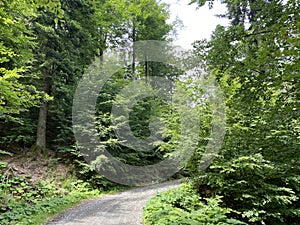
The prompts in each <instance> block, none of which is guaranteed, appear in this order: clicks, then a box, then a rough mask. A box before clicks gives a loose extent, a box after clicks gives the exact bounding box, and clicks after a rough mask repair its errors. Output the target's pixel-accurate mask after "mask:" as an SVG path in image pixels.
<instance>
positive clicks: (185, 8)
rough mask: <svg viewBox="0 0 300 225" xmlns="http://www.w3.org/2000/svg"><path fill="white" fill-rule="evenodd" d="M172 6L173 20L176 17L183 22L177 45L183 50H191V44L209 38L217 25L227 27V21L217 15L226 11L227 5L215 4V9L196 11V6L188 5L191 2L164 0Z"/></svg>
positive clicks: (185, 0)
mask: <svg viewBox="0 0 300 225" xmlns="http://www.w3.org/2000/svg"><path fill="white" fill-rule="evenodd" d="M164 2H166V3H168V4H170V11H171V19H172V20H174V19H175V18H176V16H178V18H179V19H181V20H182V22H183V25H184V28H183V29H181V30H179V31H178V37H177V40H176V41H175V44H177V45H180V46H181V47H183V48H186V49H188V48H191V43H192V42H194V41H196V40H200V39H203V38H209V37H210V35H211V33H212V31H213V30H214V29H215V27H216V25H218V24H221V25H227V19H224V18H218V17H216V16H215V15H216V14H222V13H224V12H225V11H226V7H225V5H222V4H221V3H219V2H215V3H214V4H215V5H214V8H213V9H209V7H208V5H206V6H205V7H202V8H200V9H196V4H192V5H188V4H189V2H190V1H189V0H164Z"/></svg>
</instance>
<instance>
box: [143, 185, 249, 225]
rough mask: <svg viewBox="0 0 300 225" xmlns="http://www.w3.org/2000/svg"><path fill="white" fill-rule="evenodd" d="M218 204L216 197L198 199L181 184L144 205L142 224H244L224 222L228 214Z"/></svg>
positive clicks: (233, 220)
mask: <svg viewBox="0 0 300 225" xmlns="http://www.w3.org/2000/svg"><path fill="white" fill-rule="evenodd" d="M221 203H222V199H221V197H220V196H215V197H213V198H206V199H201V198H200V197H199V195H198V194H197V193H196V192H195V191H194V190H193V189H192V187H191V185H190V184H183V185H181V186H180V188H179V189H174V190H170V191H167V192H165V193H163V194H158V195H157V196H155V197H153V198H152V199H151V200H150V201H148V202H147V204H146V207H145V209H144V215H143V220H144V223H145V224H146V225H154V224H159V225H193V224H195V225H196V224H207V225H216V224H218V225H227V224H246V223H243V222H241V221H238V220H236V219H230V218H228V217H227V214H229V213H231V212H232V210H231V209H229V208H222V207H220V204H221Z"/></svg>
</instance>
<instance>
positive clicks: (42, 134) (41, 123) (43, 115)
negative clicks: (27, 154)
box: [33, 75, 51, 155]
mask: <svg viewBox="0 0 300 225" xmlns="http://www.w3.org/2000/svg"><path fill="white" fill-rule="evenodd" d="M43 85H44V87H43V91H44V92H45V93H46V94H50V87H51V78H50V77H49V76H48V75H46V76H45V77H44V79H43ZM47 114H48V102H47V101H46V100H43V102H42V105H41V107H40V111H39V118H38V124H37V133H36V142H35V145H34V146H33V151H34V152H35V153H37V154H42V155H47V154H48V152H47V140H46V132H47Z"/></svg>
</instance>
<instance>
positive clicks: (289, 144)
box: [144, 0, 300, 225]
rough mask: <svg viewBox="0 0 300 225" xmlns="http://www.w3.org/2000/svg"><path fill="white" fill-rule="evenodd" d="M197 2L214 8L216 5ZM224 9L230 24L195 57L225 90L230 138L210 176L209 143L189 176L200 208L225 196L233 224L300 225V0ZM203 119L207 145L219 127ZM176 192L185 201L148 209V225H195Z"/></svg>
mask: <svg viewBox="0 0 300 225" xmlns="http://www.w3.org/2000/svg"><path fill="white" fill-rule="evenodd" d="M192 2H194V3H198V5H199V6H200V7H202V6H203V5H204V4H206V3H208V4H209V6H210V7H213V1H206V0H203V1H192ZM222 3H224V4H226V6H227V9H228V11H227V13H226V15H223V16H224V17H227V18H228V19H229V21H230V25H229V26H228V27H222V26H217V27H216V29H215V31H214V33H213V35H212V38H211V40H209V41H208V40H201V41H197V42H195V43H194V50H193V53H192V54H193V55H192V56H191V57H192V58H193V56H194V57H196V59H197V60H199V61H200V62H202V63H203V64H204V65H206V67H205V69H206V71H208V72H209V73H210V74H211V75H212V76H215V77H216V79H217V81H218V83H219V84H220V86H221V89H222V91H223V94H224V100H225V103H226V117H227V121H226V122H227V129H226V136H225V138H224V140H223V143H222V148H221V149H220V151H219V152H218V155H217V156H216V157H215V159H214V161H213V162H212V163H211V165H210V166H209V167H208V168H206V169H205V170H202V169H201V165H202V163H203V161H202V158H205V157H206V155H205V154H203V149H204V147H205V145H203V144H205V142H199V143H198V150H196V151H195V153H194V155H193V157H192V159H191V160H190V162H189V163H188V164H187V165H186V167H185V173H186V174H187V175H189V176H190V177H191V182H192V189H193V191H194V193H196V194H194V195H193V196H197V197H196V198H197V202H198V201H199V202H201V201H202V202H203V199H215V198H219V196H221V199H220V200H219V206H220V207H221V208H223V209H224V208H225V209H227V208H230V209H232V211H231V212H230V213H229V214H227V216H228V218H230V219H237V220H240V221H243V222H245V223H247V224H253V225H257V224H267V225H269V224H271V225H274V224H275V225H277V224H278V225H279V224H295V225H296V224H298V223H299V219H300V210H299V209H300V208H299V206H300V205H299V203H300V201H299V199H300V192H299V190H300V189H299V187H300V177H299V172H300V164H299V162H300V158H299V153H298V152H299V149H300V145H299V144H300V142H299V137H300V130H299V124H300V117H299V107H300V86H299V84H300V77H299V72H300V67H299V65H300V64H299V59H300V55H299V43H300V42H299V40H300V39H299V31H300V27H299V24H300V20H299V16H298V15H299V12H300V11H299V1H295V0H288V1H284V2H282V1H264V0H255V1H239V0H238V1H226V0H225V1H222ZM296 15H297V16H296ZM189 87H190V86H189ZM194 90H195V88H194V89H193V91H194ZM202 112H204V115H206V117H205V118H204V119H203V120H202V125H203V130H202V132H201V135H202V136H201V137H202V138H203V140H205V138H208V135H207V133H209V130H210V126H209V125H210V124H211V122H210V119H209V118H210V117H209V113H207V112H208V111H205V108H204V109H203V108H202ZM207 131H208V132H207ZM173 193H178V194H179V196H180V193H181V190H178V191H176V190H175V191H173V192H172V194H166V195H163V197H162V196H160V197H155V198H154V199H152V200H151V201H150V202H149V203H148V206H147V208H146V211H145V215H144V217H145V222H146V224H160V223H157V222H155V221H159V219H162V221H172V222H174V224H188V223H186V221H182V220H183V219H181V218H184V220H186V219H187V218H189V216H190V215H189V211H188V210H183V211H182V209H181V208H180V207H179V206H178V205H176V204H175V205H174V204H173V205H172V204H171V206H170V205H169V203H170V202H171V203H172V202H174V201H175V200H176V199H177V196H176V194H174V195H173ZM187 199H189V198H187ZM182 202H184V200H182ZM204 202H206V201H204ZM164 204H167V205H168V206H166V207H168V210H164V209H163V207H161V206H162V205H164ZM199 204H200V203H199ZM155 205H158V207H157V208H156V207H155ZM206 207H209V208H210V209H213V207H212V206H209V205H208V206H206ZM178 208H179V209H178ZM187 208H188V207H187ZM204 208H205V207H202V209H204ZM185 211H188V212H185ZM192 212H193V211H192ZM160 213H161V214H160ZM178 215H179V216H178ZM185 215H188V216H185ZM174 216H175V217H176V219H174ZM177 216H178V218H177ZM196 218H197V219H199V218H198V217H197V216H196ZM177 221H180V222H177ZM196 221H197V220H196ZM193 222H194V221H193ZM162 224H163V223H162ZM166 224H168V222H167V223H166ZM169 224H171V222H169ZM198 224H199V223H198ZM200 224H201V223H200ZM204 224H205V223H204ZM211 224H218V222H215V223H211ZM220 224H221V223H220Z"/></svg>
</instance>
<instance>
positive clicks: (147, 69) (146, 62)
mask: <svg viewBox="0 0 300 225" xmlns="http://www.w3.org/2000/svg"><path fill="white" fill-rule="evenodd" d="M145 76H146V84H148V83H149V62H148V56H145Z"/></svg>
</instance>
